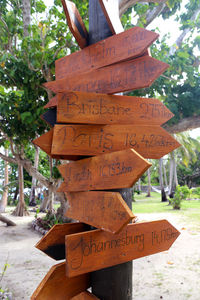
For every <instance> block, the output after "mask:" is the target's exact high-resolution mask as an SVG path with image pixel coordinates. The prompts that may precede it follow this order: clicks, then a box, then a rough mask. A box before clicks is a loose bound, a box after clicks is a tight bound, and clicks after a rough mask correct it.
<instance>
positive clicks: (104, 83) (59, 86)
mask: <svg viewBox="0 0 200 300" xmlns="http://www.w3.org/2000/svg"><path fill="white" fill-rule="evenodd" d="M167 68H168V65H167V64H166V63H164V62H161V61H159V60H157V59H155V58H152V57H150V56H148V55H146V56H142V57H139V58H136V59H133V60H129V61H125V62H121V63H117V64H114V65H111V66H107V67H103V68H101V69H98V70H93V71H89V72H87V73H80V74H76V76H74V75H73V74H72V75H69V76H66V77H65V78H63V79H59V80H55V81H50V82H46V83H44V84H43V85H44V86H45V87H46V88H47V89H49V90H51V91H53V92H54V93H58V92H66V91H67V92H68V91H81V92H95V93H105V94H114V93H119V92H125V91H130V90H135V89H141V88H144V87H149V86H150V85H151V84H152V83H153V82H154V81H155V80H156V79H157V78H158V77H159V76H160V75H161V74H162V73H163V72H164V71H165V70H166V69H167Z"/></svg>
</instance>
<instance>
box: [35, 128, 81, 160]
mask: <svg viewBox="0 0 200 300" xmlns="http://www.w3.org/2000/svg"><path fill="white" fill-rule="evenodd" d="M53 131H54V129H53V128H52V129H51V130H50V131H48V132H46V133H44V134H43V135H41V136H40V137H39V138H37V139H35V140H33V143H34V144H35V145H36V146H38V147H40V148H41V149H42V150H43V151H44V152H46V153H47V154H48V155H49V156H50V157H51V158H55V159H66V160H77V159H80V156H77V155H57V154H55V155H54V154H52V153H51V148H52V140H53Z"/></svg>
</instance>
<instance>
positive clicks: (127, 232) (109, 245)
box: [65, 220, 180, 277]
mask: <svg viewBox="0 0 200 300" xmlns="http://www.w3.org/2000/svg"><path fill="white" fill-rule="evenodd" d="M179 234H180V233H179V231H178V230H176V229H175V228H174V227H173V226H172V225H171V224H170V223H169V222H168V221H166V220H160V221H153V222H143V223H138V224H129V225H127V227H126V228H124V229H123V230H122V231H121V232H120V233H118V234H115V235H113V234H111V233H108V232H105V231H103V230H99V229H98V230H93V231H89V232H84V233H77V234H72V235H67V236H66V238H65V244H66V268H67V269H66V271H67V276H69V277H73V276H77V275H80V274H85V273H87V272H92V271H95V270H99V269H102V268H107V267H110V266H114V265H117V264H120V263H124V262H127V261H130V260H133V259H136V258H140V257H144V256H147V255H151V254H155V253H158V252H161V251H166V250H168V249H169V248H170V247H171V245H172V244H173V243H174V241H175V240H176V239H177V237H178V236H179Z"/></svg>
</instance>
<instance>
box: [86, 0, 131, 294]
mask: <svg viewBox="0 0 200 300" xmlns="http://www.w3.org/2000/svg"><path fill="white" fill-rule="evenodd" d="M116 5H118V1H116ZM116 17H118V16H116ZM111 35H112V32H111V31H110V29H109V26H108V23H107V21H106V18H105V15H104V13H103V11H102V9H101V6H100V4H99V0H89V44H90V45H91V44H94V43H96V42H98V41H100V40H102V39H105V38H107V37H109V36H111ZM112 191H113V190H112ZM114 191H116V192H119V193H120V194H121V195H122V198H123V199H124V200H125V202H126V203H127V205H128V206H129V207H130V208H132V191H131V189H120V190H114ZM91 287H92V293H93V294H94V295H95V296H97V297H98V298H100V299H104V300H131V299H132V261H130V262H127V263H123V264H120V265H117V266H114V267H110V268H106V269H102V270H99V271H95V272H92V273H91Z"/></svg>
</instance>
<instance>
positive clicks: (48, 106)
mask: <svg viewBox="0 0 200 300" xmlns="http://www.w3.org/2000/svg"><path fill="white" fill-rule="evenodd" d="M57 102H58V99H57V95H56V96H54V97H53V98H51V100H50V101H49V102H48V103H47V104H46V105H45V106H44V108H51V107H55V106H57Z"/></svg>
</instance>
